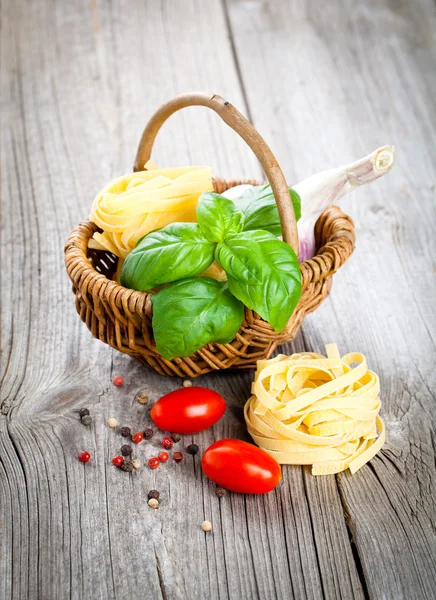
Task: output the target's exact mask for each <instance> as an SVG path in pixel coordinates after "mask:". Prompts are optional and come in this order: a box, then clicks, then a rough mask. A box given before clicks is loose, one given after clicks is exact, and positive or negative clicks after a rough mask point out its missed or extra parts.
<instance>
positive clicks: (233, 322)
mask: <svg viewBox="0 0 436 600" xmlns="http://www.w3.org/2000/svg"><path fill="white" fill-rule="evenodd" d="M289 193H290V196H291V199H292V202H293V206H294V211H295V215H296V218H297V220H298V219H299V218H300V215H301V206H300V197H299V196H298V194H297V193H296V192H294V191H293V190H291V189H290V190H289ZM197 217H198V224H194V223H172V224H171V225H167V226H166V227H163V228H162V229H160V230H158V231H154V232H152V233H149V234H148V235H146V236H145V237H144V238H142V240H140V242H139V243H138V244H137V246H136V248H135V249H134V250H133V251H132V252H131V253H130V254H129V255H128V256H127V258H126V260H125V262H124V264H123V267H122V270H121V283H122V285H125V286H126V287H130V288H133V289H136V290H144V291H145V290H151V289H153V288H155V287H157V286H159V285H162V284H168V285H167V286H166V287H165V288H163V289H162V290H160V291H159V292H157V293H156V294H154V295H153V296H152V303H153V321H152V325H153V333H154V338H155V342H156V348H157V350H158V352H159V353H160V354H161V355H162V356H163V357H164V358H167V359H168V360H170V359H172V358H175V357H184V356H189V355H190V354H192V353H193V352H195V351H196V350H198V349H199V348H201V347H202V346H204V345H205V344H207V343H209V342H217V343H221V344H226V343H228V342H230V341H231V340H232V339H233V338H234V337H235V335H236V333H237V331H238V329H239V328H240V326H241V323H242V321H243V318H244V304H245V305H246V306H248V307H249V308H251V309H252V310H254V311H255V312H257V313H259V315H260V316H261V317H262V318H263V319H265V320H266V321H268V323H270V325H271V326H272V327H273V328H274V329H275V331H277V332H280V331H282V330H283V329H284V328H285V327H286V324H287V322H288V320H289V318H290V317H291V315H292V313H293V311H294V309H295V307H296V305H297V303H298V301H299V299H300V296H301V274H300V267H299V263H298V259H297V256H296V255H295V252H294V251H293V250H292V248H290V247H289V246H288V245H287V244H285V243H284V242H282V241H281V240H279V239H277V236H279V235H280V234H281V227H280V219H279V215H278V210H277V206H276V203H275V200H274V195H273V193H272V190H271V187H270V186H269V185H267V186H256V187H252V188H250V189H248V190H247V191H246V192H245V193H244V194H242V195H241V197H240V198H238V199H237V200H235V202H232V201H231V200H229V199H227V198H225V197H223V196H220V195H219V194H214V193H209V192H208V193H205V194H202V196H201V197H200V199H199V202H198V207H197ZM214 259H215V260H216V261H217V262H218V263H219V264H220V265H221V267H222V268H223V269H224V271H225V272H226V274H227V278H228V282H225V283H221V282H218V281H215V280H214V279H209V278H206V277H195V276H196V275H200V274H201V273H202V272H203V271H205V269H207V267H208V266H209V265H211V264H212V262H213V260H214Z"/></svg>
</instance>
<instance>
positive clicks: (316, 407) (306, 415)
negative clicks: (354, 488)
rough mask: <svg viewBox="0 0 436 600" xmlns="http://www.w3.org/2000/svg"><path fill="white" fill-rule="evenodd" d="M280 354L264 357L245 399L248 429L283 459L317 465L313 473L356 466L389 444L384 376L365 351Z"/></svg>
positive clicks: (331, 349)
mask: <svg viewBox="0 0 436 600" xmlns="http://www.w3.org/2000/svg"><path fill="white" fill-rule="evenodd" d="M325 348H326V354H327V356H326V357H325V356H323V355H322V354H315V353H313V352H303V353H301V354H292V355H291V356H284V355H279V356H277V357H275V358H273V359H271V360H261V361H259V362H258V363H257V371H256V374H255V378H254V382H253V385H252V394H253V395H252V396H251V398H249V400H248V401H247V403H246V404H245V408H244V414H245V421H246V423H247V428H248V431H249V433H250V435H251V437H252V438H253V440H254V441H255V442H256V444H257V445H258V446H259V447H260V448H262V449H263V450H265V451H266V452H267V453H268V454H270V455H271V456H272V457H273V458H275V459H276V460H277V462H279V463H280V464H293V465H312V474H313V475H330V474H333V473H339V472H340V471H344V470H345V469H350V471H351V472H352V473H355V472H356V471H357V470H358V469H360V467H362V466H363V465H364V464H365V463H367V462H368V461H369V460H370V459H371V458H373V457H374V456H375V454H376V453H377V452H378V451H379V450H380V449H381V447H382V446H383V444H384V442H385V427H384V424H383V421H382V420H381V418H380V417H379V411H380V405H381V403H380V398H379V392H380V383H379V378H378V376H377V375H376V374H375V373H373V372H372V371H369V370H368V367H367V364H366V359H365V357H364V356H363V355H362V354H360V353H358V352H352V353H350V354H346V355H345V356H343V357H342V358H341V357H340V355H339V352H338V349H337V346H336V344H328V345H326V347H325Z"/></svg>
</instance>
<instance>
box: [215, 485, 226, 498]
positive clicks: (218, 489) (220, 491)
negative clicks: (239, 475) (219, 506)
mask: <svg viewBox="0 0 436 600" xmlns="http://www.w3.org/2000/svg"><path fill="white" fill-rule="evenodd" d="M215 494H216V495H217V496H218V498H222V497H223V496H225V495H226V494H227V492H226V490H225V489H224V488H222V487H220V486H219V485H217V486H216V490H215Z"/></svg>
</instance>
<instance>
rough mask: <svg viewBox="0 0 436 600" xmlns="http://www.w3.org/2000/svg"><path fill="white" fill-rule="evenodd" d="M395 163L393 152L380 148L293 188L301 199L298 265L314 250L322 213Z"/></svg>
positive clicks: (383, 147)
mask: <svg viewBox="0 0 436 600" xmlns="http://www.w3.org/2000/svg"><path fill="white" fill-rule="evenodd" d="M394 162H395V148H394V147H393V146H382V147H381V148H378V149H377V150H375V151H374V152H372V153H371V154H369V155H368V156H365V158H362V159H360V160H358V161H356V162H354V163H351V164H349V165H345V166H343V167H339V168H337V169H331V170H328V171H322V172H321V173H317V174H316V175H312V176H311V177H308V178H307V179H305V180H304V181H302V182H300V183H297V184H296V185H293V186H292V187H293V188H294V190H295V191H296V192H297V193H298V194H299V195H300V198H301V219H300V220H299V221H298V223H297V226H298V235H299V242H300V257H299V260H300V262H303V261H304V260H307V259H309V258H312V257H313V256H314V255H315V253H316V248H315V223H316V221H317V220H318V217H319V216H320V215H321V213H322V212H323V211H324V210H325V209H326V208H328V207H329V206H331V205H332V204H335V203H336V202H337V201H338V200H339V199H340V198H342V196H344V195H345V194H348V193H349V192H351V191H353V190H354V189H355V188H357V187H359V186H361V185H364V184H366V183H371V181H375V180H376V179H378V178H379V177H381V176H382V175H384V174H385V173H388V172H389V171H390V170H391V169H392V167H393V165H394Z"/></svg>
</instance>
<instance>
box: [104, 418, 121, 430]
mask: <svg viewBox="0 0 436 600" xmlns="http://www.w3.org/2000/svg"><path fill="white" fill-rule="evenodd" d="M117 425H118V421H117V420H116V419H113V418H112V417H111V418H110V419H108V420H107V426H108V427H110V428H111V429H113V428H114V427H116V426H117Z"/></svg>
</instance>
